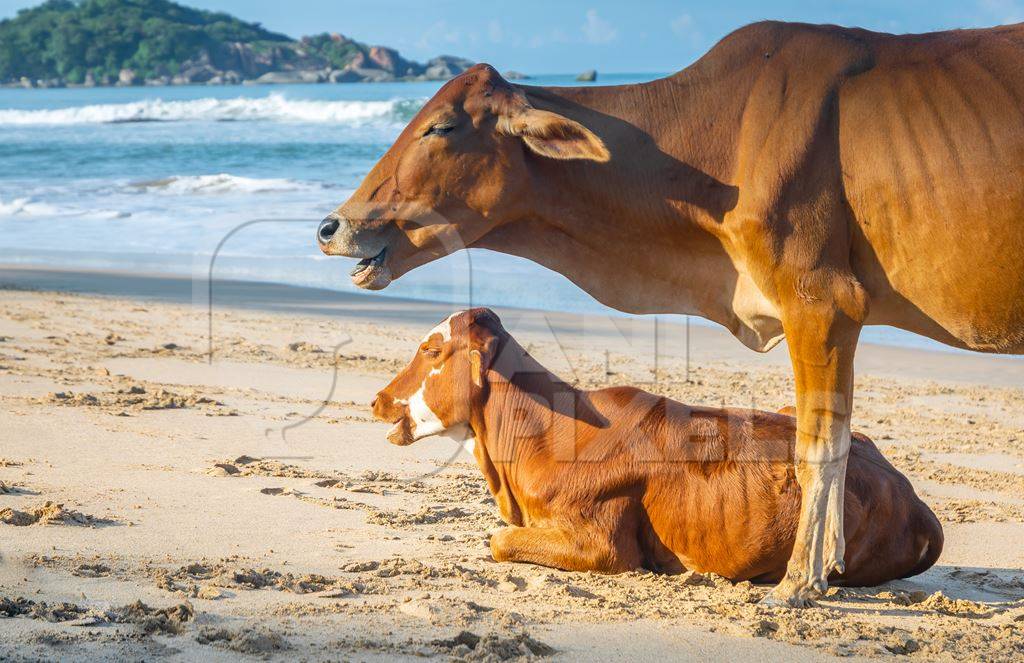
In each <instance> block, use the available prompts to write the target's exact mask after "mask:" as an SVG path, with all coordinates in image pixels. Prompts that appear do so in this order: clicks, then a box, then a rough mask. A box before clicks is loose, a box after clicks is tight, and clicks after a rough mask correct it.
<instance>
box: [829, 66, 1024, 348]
mask: <svg viewBox="0 0 1024 663" xmlns="http://www.w3.org/2000/svg"><path fill="white" fill-rule="evenodd" d="M974 57H975V56H972V55H970V54H964V55H962V56H956V57H954V58H952V59H951V60H950V61H949V62H947V63H946V65H945V66H944V67H942V68H938V67H937V68H935V69H934V70H931V69H928V68H926V67H923V66H922V67H917V68H912V69H907V70H896V69H893V70H888V71H879V72H869V73H867V74H865V75H864V76H863V77H858V78H856V79H854V80H853V81H852V82H851V83H850V85H848V86H847V87H845V88H844V90H843V92H842V97H841V110H840V147H841V150H840V154H841V161H842V173H843V184H844V190H845V194H846V197H847V200H848V202H849V205H850V209H851V212H852V214H853V217H854V224H855V227H854V235H855V237H854V255H853V261H854V269H855V271H856V273H857V275H858V277H859V278H860V279H861V281H862V282H863V283H864V285H865V287H866V288H867V289H868V292H869V293H870V295H871V305H870V306H871V308H870V314H869V318H868V323H869V324H872V323H874V324H889V325H893V326H896V327H901V328H903V329H907V330H909V331H913V332H917V333H920V334H923V335H925V336H929V337H931V338H934V339H936V340H938V341H941V342H944V343H948V344H950V345H955V346H959V347H965V348H971V349H975V350H982V351H989V352H1009V353H1022V352H1024V113H1022V109H1021V108H1020V107H1019V105H1018V104H1017V103H1016V101H1015V99H1016V95H1014V94H1011V93H1010V88H1019V89H1020V91H1021V92H1022V93H1024V74H1022V73H1021V72H1017V71H1016V70H1014V71H1013V72H1009V71H1008V72H1007V73H1006V75H1005V76H1000V77H998V79H997V78H993V77H991V76H987V77H982V78H979V76H978V75H977V74H978V71H980V69H979V67H982V65H984V66H986V67H991V66H993V65H991V64H990V63H984V62H978V61H975V59H973V58H974ZM979 81H982V82H979ZM978 86H981V87H978ZM985 86H989V87H991V89H988V87H985ZM1007 86H1009V87H1007ZM982 88H983V89H982ZM981 99H984V100H985V101H984V103H980V101H979V100H981Z"/></svg>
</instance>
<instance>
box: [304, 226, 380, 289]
mask: <svg viewBox="0 0 1024 663" xmlns="http://www.w3.org/2000/svg"><path fill="white" fill-rule="evenodd" d="M387 235H388V233H386V232H382V231H381V230H380V229H367V228H362V229H360V228H357V227H356V224H354V223H352V221H351V220H349V219H346V218H344V217H342V216H339V215H338V214H337V213H336V212H335V213H332V214H330V215H328V216H327V217H326V218H325V219H324V220H323V221H321V222H320V225H319V226H318V227H317V229H316V241H317V244H319V246H320V250H321V251H323V252H324V253H325V254H326V255H329V256H345V257H348V258H360V259H361V260H360V261H359V264H357V265H356V266H355V268H354V269H353V270H352V272H351V274H350V276H351V278H352V283H354V284H355V285H356V286H358V287H360V288H365V289H367V290H380V289H381V288H385V287H387V286H388V285H390V284H391V281H392V274H391V267H390V266H389V265H388V247H387V244H388V240H387Z"/></svg>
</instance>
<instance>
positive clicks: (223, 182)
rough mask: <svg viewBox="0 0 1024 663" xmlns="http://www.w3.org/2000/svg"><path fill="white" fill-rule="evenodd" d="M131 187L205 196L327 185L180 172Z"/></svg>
mask: <svg viewBox="0 0 1024 663" xmlns="http://www.w3.org/2000/svg"><path fill="white" fill-rule="evenodd" d="M128 188H129V189H131V190H133V191H137V192H145V193H157V194H167V195H196V194H199V195H202V194H223V193H278V192H283V191H317V190H320V189H324V188H325V186H324V185H323V184H320V183H318V182H303V181H299V180H292V179H285V178H266V179H260V178H255V177H240V176H238V175H229V174H227V173H218V174H216V175H177V176H172V177H165V178H163V179H158V180H144V181H140V182H131V183H130V184H128Z"/></svg>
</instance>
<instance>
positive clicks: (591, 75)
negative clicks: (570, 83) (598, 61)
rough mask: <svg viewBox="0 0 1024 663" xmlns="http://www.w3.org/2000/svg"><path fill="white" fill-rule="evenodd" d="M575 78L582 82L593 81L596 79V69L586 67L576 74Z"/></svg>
mask: <svg viewBox="0 0 1024 663" xmlns="http://www.w3.org/2000/svg"><path fill="white" fill-rule="evenodd" d="M576 80H578V81H581V82H583V83H593V82H594V81H596V80H597V69H587V70H586V71H585V72H583V73H582V74H580V75H579V76H577V77H576Z"/></svg>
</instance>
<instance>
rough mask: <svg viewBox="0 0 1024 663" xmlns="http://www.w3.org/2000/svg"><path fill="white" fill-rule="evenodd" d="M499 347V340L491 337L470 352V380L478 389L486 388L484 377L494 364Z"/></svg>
mask: <svg viewBox="0 0 1024 663" xmlns="http://www.w3.org/2000/svg"><path fill="white" fill-rule="evenodd" d="M497 345H498V339H497V338H495V337H494V336H491V337H489V338H488V339H487V340H485V341H484V342H483V343H481V344H479V346H478V347H475V348H473V349H472V350H470V351H469V372H470V379H471V380H473V384H475V385H476V386H477V387H483V386H484V377H485V376H486V375H487V371H488V370H489V369H490V368H491V364H492V363H493V362H494V353H495V349H496V348H497Z"/></svg>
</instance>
